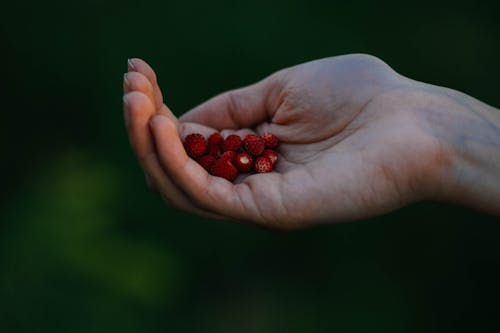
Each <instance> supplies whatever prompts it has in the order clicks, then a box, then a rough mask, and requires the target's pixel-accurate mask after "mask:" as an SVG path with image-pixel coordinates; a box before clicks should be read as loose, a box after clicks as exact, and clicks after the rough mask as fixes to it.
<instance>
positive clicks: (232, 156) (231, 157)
mask: <svg viewBox="0 0 500 333" xmlns="http://www.w3.org/2000/svg"><path fill="white" fill-rule="evenodd" d="M235 157H236V152H234V151H232V150H228V151H225V152H224V153H223V154H222V155H221V157H220V158H221V159H222V158H223V159H226V160H228V161H231V162H233V161H234V159H235Z"/></svg>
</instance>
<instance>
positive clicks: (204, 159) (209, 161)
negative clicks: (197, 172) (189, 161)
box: [196, 155, 215, 171]
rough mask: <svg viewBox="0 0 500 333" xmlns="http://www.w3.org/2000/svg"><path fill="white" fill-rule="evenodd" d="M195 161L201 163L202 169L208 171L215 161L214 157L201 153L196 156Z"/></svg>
mask: <svg viewBox="0 0 500 333" xmlns="http://www.w3.org/2000/svg"><path fill="white" fill-rule="evenodd" d="M196 162H198V164H199V165H201V166H202V167H203V169H205V170H207V171H210V168H211V167H212V165H213V164H214V162H215V157H213V156H210V155H203V156H201V157H198V158H197V159H196Z"/></svg>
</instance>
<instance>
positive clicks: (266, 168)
mask: <svg viewBox="0 0 500 333" xmlns="http://www.w3.org/2000/svg"><path fill="white" fill-rule="evenodd" d="M254 169H255V172H257V173H265V172H271V171H272V170H273V164H272V163H271V161H270V160H269V158H267V157H266V156H259V157H257V159H256V160H255V164H254Z"/></svg>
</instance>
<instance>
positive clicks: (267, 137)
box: [261, 133, 280, 149]
mask: <svg viewBox="0 0 500 333" xmlns="http://www.w3.org/2000/svg"><path fill="white" fill-rule="evenodd" d="M261 138H262V139H263V140H264V142H265V143H266V148H270V149H274V148H276V147H278V145H279V143H280V142H279V139H278V138H277V137H276V135H274V134H272V133H264V134H262V136H261Z"/></svg>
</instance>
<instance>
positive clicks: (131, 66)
mask: <svg viewBox="0 0 500 333" xmlns="http://www.w3.org/2000/svg"><path fill="white" fill-rule="evenodd" d="M127 64H128V70H129V72H130V71H135V66H134V63H133V62H132V59H128V60H127Z"/></svg>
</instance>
